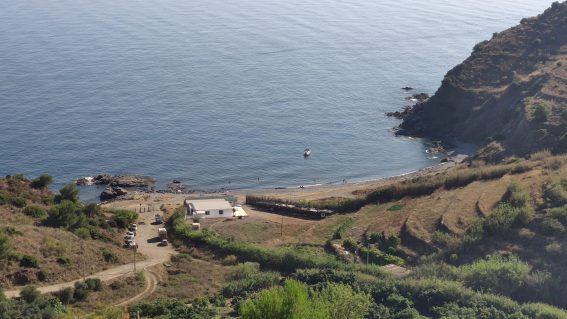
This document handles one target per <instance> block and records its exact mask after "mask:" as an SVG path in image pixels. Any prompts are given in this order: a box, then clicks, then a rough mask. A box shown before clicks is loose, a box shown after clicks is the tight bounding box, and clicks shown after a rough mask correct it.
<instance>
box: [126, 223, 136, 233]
mask: <svg viewBox="0 0 567 319" xmlns="http://www.w3.org/2000/svg"><path fill="white" fill-rule="evenodd" d="M128 229H129V230H130V231H134V232H135V231H137V230H138V225H136V224H132V225H130V227H129V228H128Z"/></svg>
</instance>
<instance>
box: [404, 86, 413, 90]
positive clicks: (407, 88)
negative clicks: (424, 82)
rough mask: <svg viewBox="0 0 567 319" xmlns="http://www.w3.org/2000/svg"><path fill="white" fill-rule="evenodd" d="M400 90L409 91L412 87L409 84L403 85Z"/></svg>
mask: <svg viewBox="0 0 567 319" xmlns="http://www.w3.org/2000/svg"><path fill="white" fill-rule="evenodd" d="M402 90H404V91H411V90H413V88H412V87H411V86H404V87H403V88H402Z"/></svg>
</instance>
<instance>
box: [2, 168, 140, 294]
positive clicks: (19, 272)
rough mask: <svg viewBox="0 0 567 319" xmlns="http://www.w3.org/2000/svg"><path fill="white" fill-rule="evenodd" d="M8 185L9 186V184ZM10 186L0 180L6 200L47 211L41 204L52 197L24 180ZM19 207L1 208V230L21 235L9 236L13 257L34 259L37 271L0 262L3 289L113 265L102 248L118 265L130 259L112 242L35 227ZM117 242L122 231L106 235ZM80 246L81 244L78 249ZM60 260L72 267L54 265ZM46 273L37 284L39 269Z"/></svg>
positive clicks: (66, 278) (54, 280) (71, 277)
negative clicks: (66, 260) (23, 201)
mask: <svg viewBox="0 0 567 319" xmlns="http://www.w3.org/2000/svg"><path fill="white" fill-rule="evenodd" d="M10 184H11V185H10ZM10 184H8V183H7V182H6V180H4V179H0V194H2V195H4V196H8V197H13V196H19V197H23V198H25V199H26V200H27V203H28V205H30V204H36V205H40V206H43V207H44V208H48V206H47V205H45V204H44V203H43V202H42V198H43V199H47V198H49V197H50V196H52V194H51V193H49V192H48V191H46V190H35V189H32V188H30V187H29V183H27V182H24V181H12V182H11V183H10ZM22 211H23V209H22V208H17V207H14V206H11V205H8V204H6V205H0V220H1V221H2V222H1V224H0V231H3V230H4V229H5V228H6V227H13V228H15V230H16V231H18V232H19V233H21V234H15V235H10V236H9V239H10V245H11V250H12V252H13V253H14V254H15V255H18V256H23V255H29V256H33V257H35V258H37V260H38V262H39V267H40V268H23V267H21V266H20V265H19V262H18V261H17V260H15V259H12V260H0V287H2V288H4V289H8V288H11V287H13V286H16V285H24V284H34V285H47V284H52V283H58V282H65V281H70V280H74V279H77V278H80V277H81V275H82V271H83V263H84V265H85V270H86V274H87V275H88V274H91V273H95V272H98V271H101V270H104V269H106V268H110V267H112V266H113V265H115V264H109V263H107V262H105V261H104V258H103V257H102V253H101V250H102V249H103V248H106V249H109V250H111V251H112V252H114V253H115V254H116V255H117V256H118V258H119V264H122V263H129V262H131V261H132V260H133V256H132V253H131V252H130V251H127V250H125V249H122V248H121V247H119V246H118V245H116V244H113V243H104V242H101V241H95V240H86V241H82V240H80V239H79V238H78V237H77V236H76V235H75V234H73V233H71V232H69V231H67V230H63V229H57V228H51V227H43V226H38V224H39V220H37V219H34V218H31V217H29V216H26V215H25V214H24V213H23V212H22ZM107 235H110V236H112V237H113V238H116V240H117V242H120V241H119V240H120V238H121V236H122V232H112V233H107ZM81 243H84V245H83V247H81ZM59 257H68V258H69V259H70V261H71V265H69V266H63V265H61V264H59V263H57V259H58V258H59ZM40 269H42V270H46V271H47V272H48V276H47V280H45V281H43V282H39V281H38V279H37V273H38V272H39V270H40Z"/></svg>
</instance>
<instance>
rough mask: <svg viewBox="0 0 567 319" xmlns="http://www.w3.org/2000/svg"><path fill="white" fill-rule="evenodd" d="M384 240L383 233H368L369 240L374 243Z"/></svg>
mask: <svg viewBox="0 0 567 319" xmlns="http://www.w3.org/2000/svg"><path fill="white" fill-rule="evenodd" d="M383 240H384V234H383V233H372V234H370V242H371V243H374V244H379V243H381V242H382V241H383Z"/></svg>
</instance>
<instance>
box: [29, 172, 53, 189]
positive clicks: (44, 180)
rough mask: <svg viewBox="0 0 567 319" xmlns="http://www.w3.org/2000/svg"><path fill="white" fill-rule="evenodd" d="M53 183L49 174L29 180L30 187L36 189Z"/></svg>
mask: <svg viewBox="0 0 567 319" xmlns="http://www.w3.org/2000/svg"><path fill="white" fill-rule="evenodd" d="M51 183H53V177H51V175H47V174H43V175H41V176H39V177H37V178H35V179H33V180H32V181H31V187H33V188H36V189H42V188H46V187H47V186H49V185H51Z"/></svg>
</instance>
